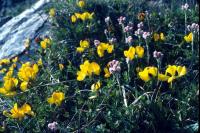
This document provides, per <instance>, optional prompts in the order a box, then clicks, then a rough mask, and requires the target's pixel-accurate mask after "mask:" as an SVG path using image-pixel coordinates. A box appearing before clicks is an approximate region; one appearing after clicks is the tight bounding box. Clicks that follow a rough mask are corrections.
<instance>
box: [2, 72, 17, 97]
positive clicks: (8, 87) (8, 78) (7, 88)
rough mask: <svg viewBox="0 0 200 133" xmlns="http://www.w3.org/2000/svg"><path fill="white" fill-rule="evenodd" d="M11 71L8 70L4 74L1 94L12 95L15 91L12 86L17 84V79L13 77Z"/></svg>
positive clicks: (14, 86)
mask: <svg viewBox="0 0 200 133" xmlns="http://www.w3.org/2000/svg"><path fill="white" fill-rule="evenodd" d="M12 75H13V71H8V72H7V73H6V75H5V76H4V78H3V81H4V83H3V87H2V88H0V94H3V95H5V96H14V95H15V94H16V92H15V91H14V88H16V87H17V85H18V79H16V78H13V77H12Z"/></svg>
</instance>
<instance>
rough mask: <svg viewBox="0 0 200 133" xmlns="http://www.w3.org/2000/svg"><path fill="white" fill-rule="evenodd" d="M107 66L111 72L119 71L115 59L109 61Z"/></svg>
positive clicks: (117, 62) (118, 64) (118, 65)
mask: <svg viewBox="0 0 200 133" xmlns="http://www.w3.org/2000/svg"><path fill="white" fill-rule="evenodd" d="M108 66H109V72H110V73H111V74H114V73H119V72H120V71H121V67H120V63H119V61H117V60H113V61H110V62H109V63H108Z"/></svg>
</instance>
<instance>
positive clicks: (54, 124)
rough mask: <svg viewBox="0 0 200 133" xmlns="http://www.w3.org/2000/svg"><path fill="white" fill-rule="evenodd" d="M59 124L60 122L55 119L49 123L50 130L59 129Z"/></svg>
mask: <svg viewBox="0 0 200 133" xmlns="http://www.w3.org/2000/svg"><path fill="white" fill-rule="evenodd" d="M57 126H58V123H57V122H55V121H54V122H52V123H49V124H48V128H49V129H50V130H52V131H55V130H57V128H58V127H57Z"/></svg>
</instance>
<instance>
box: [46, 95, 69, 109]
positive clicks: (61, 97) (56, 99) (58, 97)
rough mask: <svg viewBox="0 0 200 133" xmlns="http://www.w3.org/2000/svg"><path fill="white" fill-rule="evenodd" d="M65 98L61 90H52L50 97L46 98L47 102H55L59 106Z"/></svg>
mask: <svg viewBox="0 0 200 133" xmlns="http://www.w3.org/2000/svg"><path fill="white" fill-rule="evenodd" d="M64 99H65V94H64V93H63V92H54V93H53V94H52V96H51V97H50V98H48V99H47V102H48V103H49V104H56V105H57V106H60V105H61V103H62V101H63V100H64Z"/></svg>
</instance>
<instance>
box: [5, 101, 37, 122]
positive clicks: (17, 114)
mask: <svg viewBox="0 0 200 133" xmlns="http://www.w3.org/2000/svg"><path fill="white" fill-rule="evenodd" d="M3 114H4V115H5V116H7V117H11V118H14V119H19V120H22V119H23V118H24V117H25V116H26V115H31V116H34V112H33V111H31V106H30V105H29V104H24V105H23V106H22V107H21V108H19V107H18V105H17V103H15V104H14V107H13V108H12V109H11V110H10V113H8V112H7V111H4V112H3Z"/></svg>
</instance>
